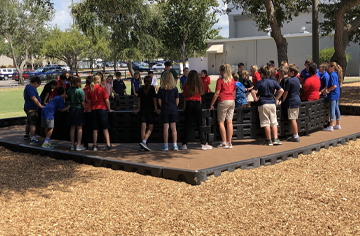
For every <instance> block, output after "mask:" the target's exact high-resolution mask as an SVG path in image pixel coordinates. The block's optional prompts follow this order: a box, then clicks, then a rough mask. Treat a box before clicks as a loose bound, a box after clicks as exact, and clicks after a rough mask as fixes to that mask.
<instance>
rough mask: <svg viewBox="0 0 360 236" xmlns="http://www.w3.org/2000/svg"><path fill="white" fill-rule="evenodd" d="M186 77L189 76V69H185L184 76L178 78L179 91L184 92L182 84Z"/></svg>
mask: <svg viewBox="0 0 360 236" xmlns="http://www.w3.org/2000/svg"><path fill="white" fill-rule="evenodd" d="M188 75H189V68H187V67H186V68H185V69H184V75H183V76H181V78H180V89H181V91H183V90H184V84H185V81H186V79H187V77H188Z"/></svg>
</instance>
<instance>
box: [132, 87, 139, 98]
mask: <svg viewBox="0 0 360 236" xmlns="http://www.w3.org/2000/svg"><path fill="white" fill-rule="evenodd" d="M131 89H132V91H133V93H134V95H135V96H137V95H138V94H137V93H136V91H135V85H134V84H131Z"/></svg>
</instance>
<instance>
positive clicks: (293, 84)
mask: <svg viewBox="0 0 360 236" xmlns="http://www.w3.org/2000/svg"><path fill="white" fill-rule="evenodd" d="M298 73H299V67H297V66H296V65H295V64H290V65H289V70H288V77H289V78H288V79H287V80H286V81H285V84H284V94H283V96H282V100H280V102H279V105H282V107H283V108H285V109H287V112H288V119H289V120H290V124H291V129H292V132H293V135H292V136H291V137H289V138H288V139H287V141H290V142H300V137H299V134H298V126H297V122H296V119H297V118H298V117H299V108H300V105H301V99H300V95H299V91H300V82H299V79H298V78H297V77H296V75H297V74H298Z"/></svg>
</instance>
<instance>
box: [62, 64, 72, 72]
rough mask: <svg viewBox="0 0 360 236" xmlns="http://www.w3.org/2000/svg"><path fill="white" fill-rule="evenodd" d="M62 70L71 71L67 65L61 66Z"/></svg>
mask: <svg viewBox="0 0 360 236" xmlns="http://www.w3.org/2000/svg"><path fill="white" fill-rule="evenodd" d="M60 67H61V69H63V70H66V71H70V67H69V66H67V65H60Z"/></svg>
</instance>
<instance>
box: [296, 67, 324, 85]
mask: <svg viewBox="0 0 360 236" xmlns="http://www.w3.org/2000/svg"><path fill="white" fill-rule="evenodd" d="M316 75H317V76H318V77H319V70H318V69H316ZM300 77H302V78H303V82H304V83H305V80H306V79H307V78H309V77H310V75H309V71H307V70H306V68H305V69H303V70H302V71H301V73H300ZM319 78H320V77H319Z"/></svg>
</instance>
